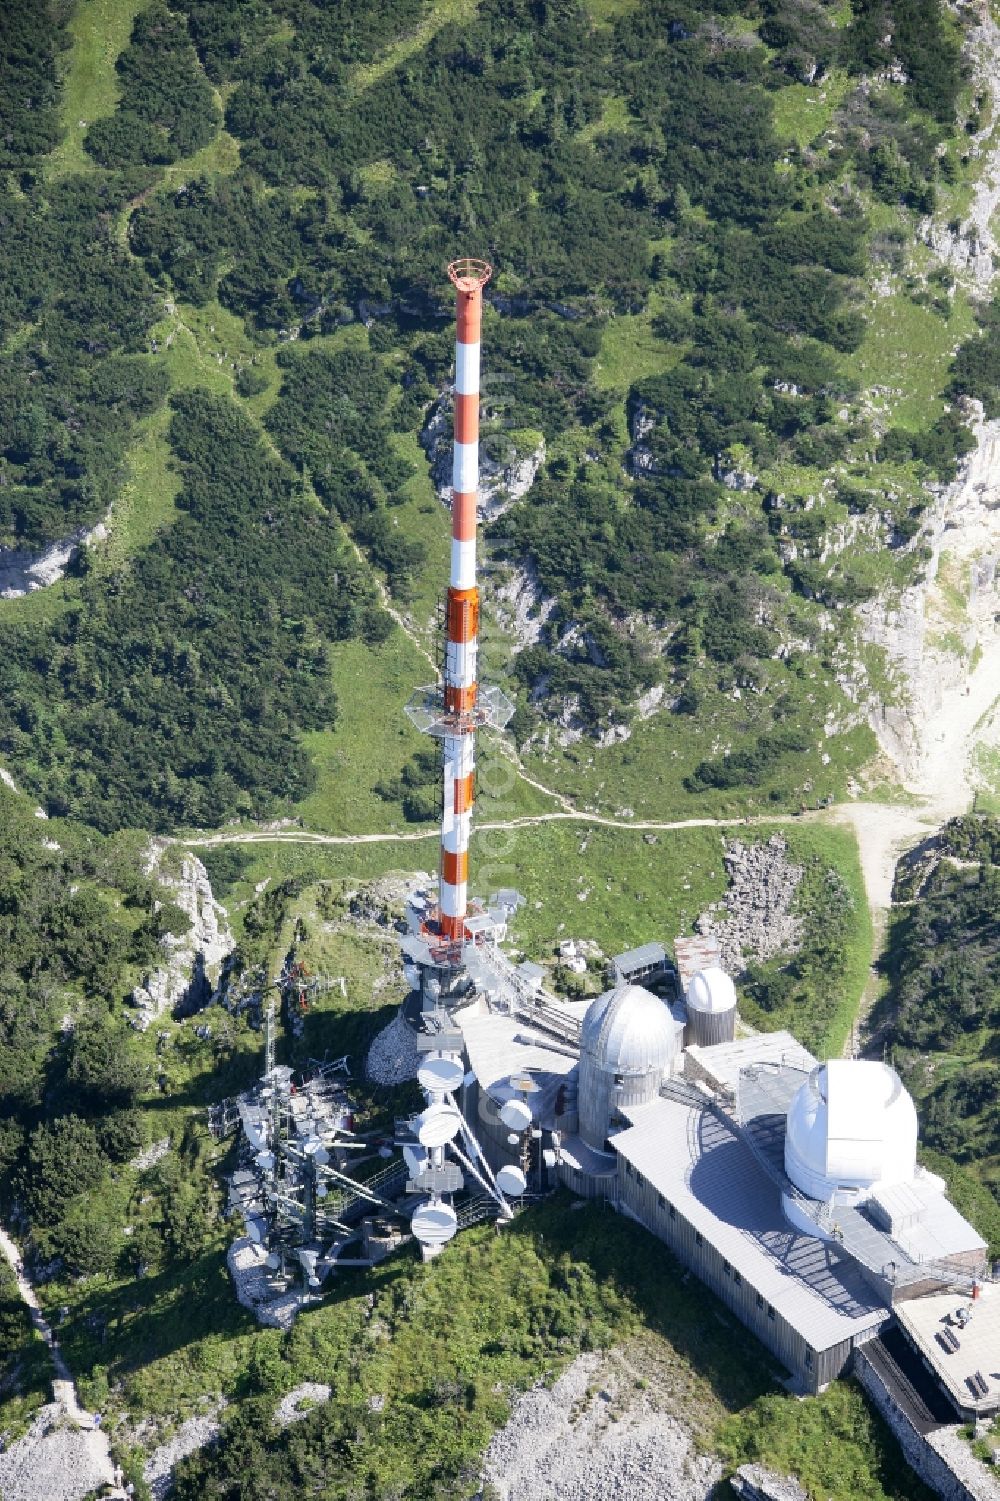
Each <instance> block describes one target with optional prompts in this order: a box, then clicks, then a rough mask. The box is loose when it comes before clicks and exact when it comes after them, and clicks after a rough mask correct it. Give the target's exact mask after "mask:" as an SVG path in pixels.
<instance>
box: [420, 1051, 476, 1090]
mask: <svg viewBox="0 0 1000 1501" xmlns="http://www.w3.org/2000/svg"><path fill="white" fill-rule="evenodd" d="M464 1079H465V1069H464V1068H463V1067H462V1065H461V1064H460V1063H459V1062H458V1061H457V1059H455V1058H428V1059H427V1060H426V1062H424V1063H422V1064H421V1065H420V1069H419V1071H418V1073H417V1083H418V1084H419V1085H420V1087H421V1089H431V1090H437V1091H438V1092H440V1093H443V1092H445V1091H448V1092H449V1093H450V1092H451V1091H452V1090H455V1089H461V1087H462V1083H463V1081H464Z"/></svg>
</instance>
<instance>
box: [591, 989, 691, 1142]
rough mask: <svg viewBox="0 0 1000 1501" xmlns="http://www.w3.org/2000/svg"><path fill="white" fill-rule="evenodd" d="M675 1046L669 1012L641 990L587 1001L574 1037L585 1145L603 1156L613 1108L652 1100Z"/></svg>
mask: <svg viewBox="0 0 1000 1501" xmlns="http://www.w3.org/2000/svg"><path fill="white" fill-rule="evenodd" d="M677 1045H678V1038H677V1027H676V1025H675V1024H674V1021H673V1018H672V1017H671V1015H670V1012H669V1010H668V1009H667V1007H666V1006H665V1005H664V1003H663V1002H662V1001H661V1000H660V999H659V997H658V996H655V995H652V994H651V993H650V991H648V990H644V989H643V988H642V986H641V985H628V984H626V985H619V986H617V987H616V988H615V989H614V990H608V991H605V993H604V995H602V996H598V998H597V1000H596V1001H593V1002H591V1004H590V1006H589V1007H588V1009H587V1014H586V1016H585V1017H584V1019H583V1026H582V1029H581V1032H580V1085H579V1109H580V1135H581V1137H582V1138H583V1140H584V1141H585V1142H586V1144H587V1146H589V1147H592V1148H593V1149H594V1151H597V1152H603V1151H606V1150H607V1146H606V1143H607V1139H608V1136H609V1134H610V1132H611V1129H612V1127H613V1126H614V1125H615V1123H616V1120H617V1116H618V1111H619V1108H620V1107H621V1106H623V1105H624V1106H627V1105H646V1104H648V1103H649V1101H650V1100H655V1099H656V1096H657V1095H658V1094H659V1090H660V1084H661V1083H662V1081H663V1078H664V1076H665V1075H666V1074H667V1073H669V1072H670V1069H671V1066H672V1064H673V1061H674V1058H675V1056H676V1053H677Z"/></svg>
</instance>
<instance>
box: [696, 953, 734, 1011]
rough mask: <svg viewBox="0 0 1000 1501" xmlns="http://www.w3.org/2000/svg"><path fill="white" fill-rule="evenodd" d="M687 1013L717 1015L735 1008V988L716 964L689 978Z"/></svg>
mask: <svg viewBox="0 0 1000 1501" xmlns="http://www.w3.org/2000/svg"><path fill="white" fill-rule="evenodd" d="M687 1007H688V1011H703V1012H707V1013H709V1014H710V1015H718V1013H719V1012H721V1011H733V1010H735V1008H736V986H735V985H734V984H733V982H732V980H731V979H730V978H729V976H728V975H727V974H726V971H725V970H724V969H720V968H719V966H718V965H717V964H710V965H708V967H707V968H706V969H700V970H699V971H698V973H697V974H696V975H693V976H692V977H691V981H690V983H689V984H688V988H687Z"/></svg>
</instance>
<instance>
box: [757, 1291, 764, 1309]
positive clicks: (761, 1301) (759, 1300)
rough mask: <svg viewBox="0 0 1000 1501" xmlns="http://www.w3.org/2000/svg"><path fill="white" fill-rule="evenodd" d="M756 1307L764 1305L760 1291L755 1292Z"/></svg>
mask: <svg viewBox="0 0 1000 1501" xmlns="http://www.w3.org/2000/svg"><path fill="white" fill-rule="evenodd" d="M757 1307H758V1308H763V1307H764V1298H763V1295H762V1294H761V1293H758V1294H757Z"/></svg>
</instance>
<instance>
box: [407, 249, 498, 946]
mask: <svg viewBox="0 0 1000 1501" xmlns="http://www.w3.org/2000/svg"><path fill="white" fill-rule="evenodd" d="M492 274H493V268H492V267H491V266H489V265H487V263H486V262H485V261H477V260H458V261H452V263H451V265H450V266H449V267H448V275H449V277H450V279H451V281H452V284H453V285H454V287H455V324H456V327H455V439H454V460H453V466H452V501H451V572H450V575H449V581H448V594H447V605H446V610H445V621H446V624H445V659H444V683H443V686H442V687H434V688H422V689H418V691H417V692H416V693H415V694H414V696H413V697H412V698H411V700H410V702H409V703H408V704H407V706H406V712H407V714H408V715H409V717H410V719H411V720H412V721H413V723H414V724H415V725H416V727H417V728H418V729H419V730H422V731H423V732H424V733H425V734H430V735H434V736H436V737H437V738H438V739H440V741H441V745H442V763H443V773H444V775H443V783H444V792H443V806H442V811H441V859H440V895H439V898H438V914H437V934H436V935H435V936H436V938H437V943H438V947H439V949H444V950H451V951H452V952H453V953H454V954H455V955H456V957H458V956H459V955H460V953H461V946H462V944H463V943H464V941H465V937H466V930H465V920H466V917H467V915H468V880H469V834H470V828H471V822H472V804H473V800H474V779H475V769H476V748H475V734H476V730H477V729H478V728H479V727H480V726H485V725H489V726H493V727H495V728H497V729H502V728H503V727H504V725H505V724H506V723H507V721H508V720H509V719H510V716H511V714H512V713H513V712H514V706H513V704H512V703H511V702H510V700H509V699H508V698H507V697H506V696H505V695H504V694H503V693H501V692H500V690H499V689H497V688H489V689H485V690H483V689H481V688H480V685H479V680H478V667H477V657H478V652H479V588H478V581H477V572H476V514H477V507H478V503H479V355H480V331H481V328H482V318H483V288H484V287H485V285H486V283H487V282H488V281H489V279H490V277H491V276H492Z"/></svg>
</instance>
